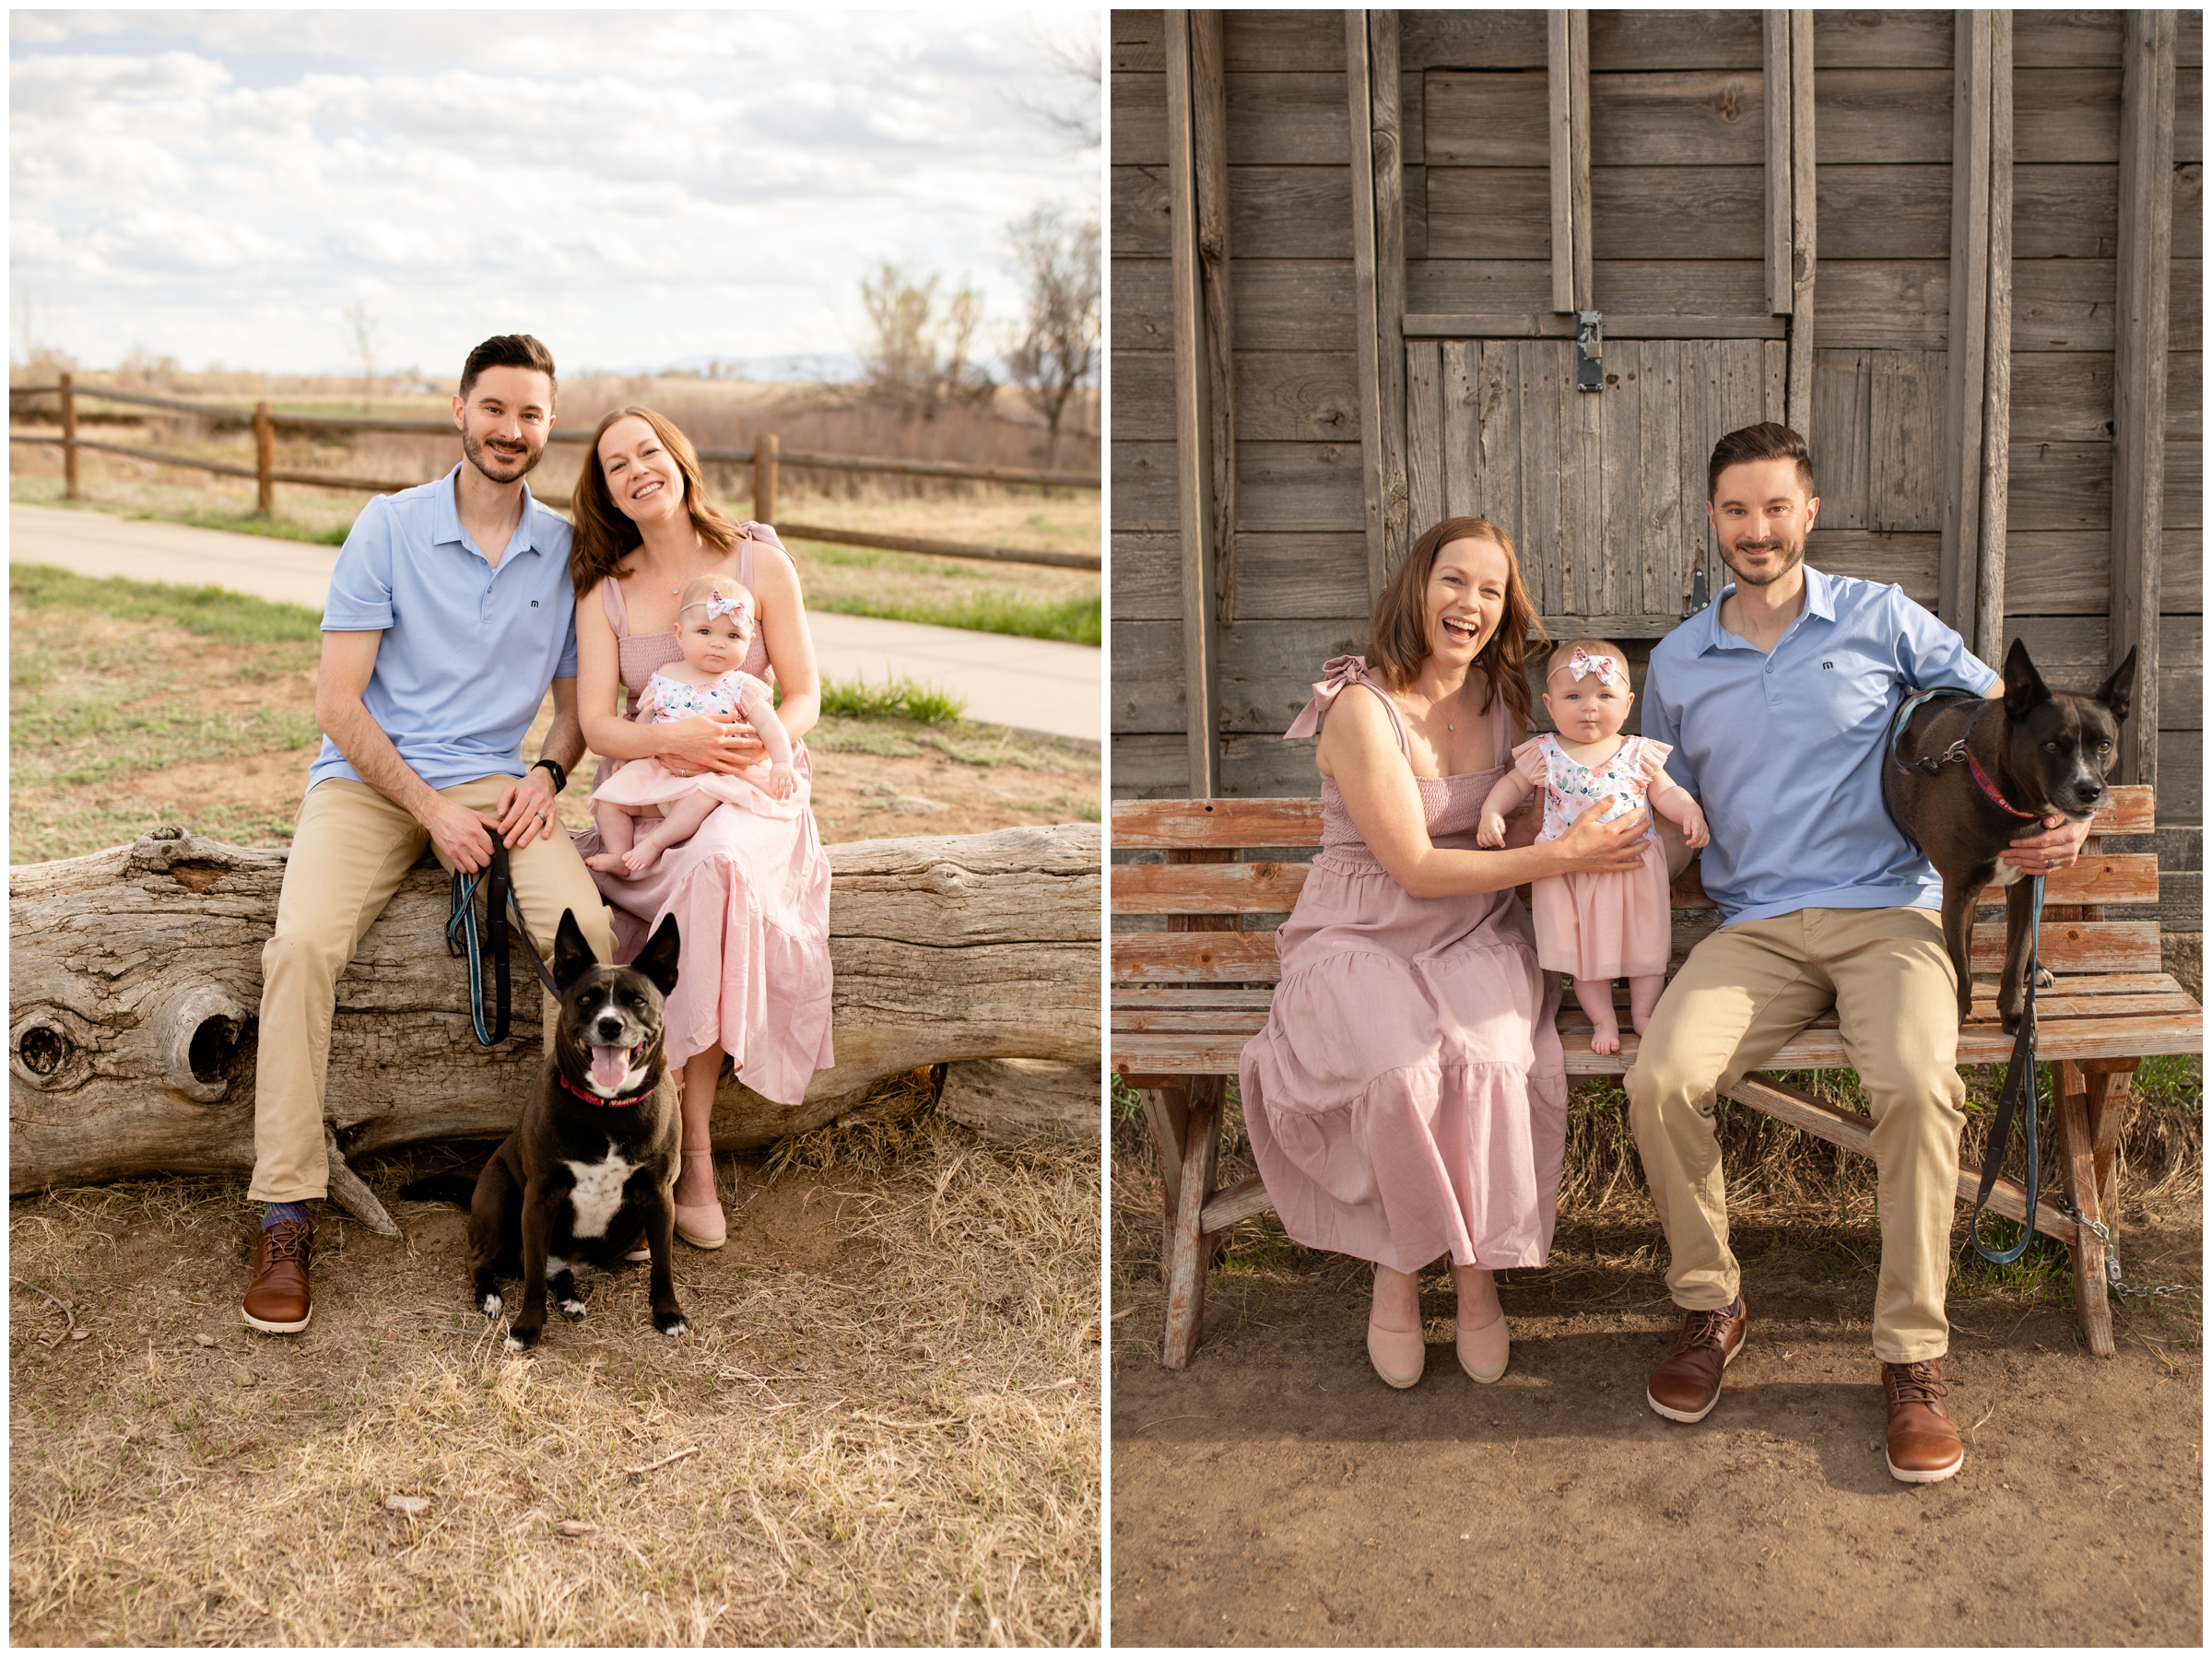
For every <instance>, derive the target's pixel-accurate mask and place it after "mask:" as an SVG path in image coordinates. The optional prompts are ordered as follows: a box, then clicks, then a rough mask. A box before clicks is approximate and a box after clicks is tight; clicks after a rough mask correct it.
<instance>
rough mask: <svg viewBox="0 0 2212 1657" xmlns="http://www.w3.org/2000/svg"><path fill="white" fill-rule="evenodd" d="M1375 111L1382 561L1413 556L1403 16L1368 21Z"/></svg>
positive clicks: (1377, 14) (1372, 15)
mask: <svg viewBox="0 0 2212 1657" xmlns="http://www.w3.org/2000/svg"><path fill="white" fill-rule="evenodd" d="M1367 44H1368V106H1369V111H1370V121H1369V131H1370V144H1371V153H1372V158H1373V160H1372V164H1373V169H1374V177H1373V189H1374V204H1375V208H1374V211H1375V363H1376V367H1377V370H1378V373H1377V376H1376V398H1377V401H1378V402H1379V403H1380V405H1381V407H1382V464H1381V468H1380V471H1381V479H1380V484H1381V489H1382V556H1383V559H1384V562H1385V563H1386V564H1387V565H1388V567H1389V568H1391V569H1396V568H1397V564H1398V560H1399V559H1400V558H1404V557H1405V556H1406V513H1407V506H1406V358H1405V355H1404V353H1403V351H1402V349H1401V342H1402V339H1403V335H1404V330H1403V327H1402V324H1403V323H1404V322H1405V320H1406V170H1405V168H1404V166H1403V164H1402V159H1401V158H1402V152H1403V147H1404V140H1403V134H1402V131H1401V117H1400V112H1399V109H1398V14H1397V13H1396V12H1394V11H1371V12H1369V13H1368V14H1367Z"/></svg>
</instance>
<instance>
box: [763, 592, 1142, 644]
mask: <svg viewBox="0 0 2212 1657" xmlns="http://www.w3.org/2000/svg"><path fill="white" fill-rule="evenodd" d="M807 603H808V604H809V605H811V606H812V607H813V608H815V609H819V610H830V611H835V612H836V613H838V614H840V615H843V616H874V617H879V618H881V619H883V620H886V621H918V622H922V623H924V624H925V625H927V626H930V627H952V628H965V629H968V630H969V631H971V632H977V633H1007V634H1012V635H1015V636H1017V637H1019V638H1023V639H1052V640H1058V641H1060V642H1061V643H1064V644H1089V645H1096V644H1099V643H1100V642H1101V641H1102V640H1103V639H1104V637H1105V634H1104V628H1103V624H1102V622H1101V619H1100V617H1101V609H1100V601H1099V598H1098V596H1097V594H1095V593H1094V594H1092V595H1091V596H1089V597H1088V598H1071V599H1066V600H1065V601H1063V602H1061V603H1058V604H1046V603H1042V602H1041V601H1039V600H1037V599H1033V598H1023V597H1021V596H1019V595H1018V594H1016V593H962V594H961V595H960V596H959V597H958V598H956V599H953V600H951V601H949V602H947V603H943V604H939V603H935V602H929V601H924V600H919V599H890V600H885V599H874V598H855V597H852V596H850V595H845V594H830V595H824V594H820V593H817V594H815V595H813V596H810V597H809V598H808V600H807Z"/></svg>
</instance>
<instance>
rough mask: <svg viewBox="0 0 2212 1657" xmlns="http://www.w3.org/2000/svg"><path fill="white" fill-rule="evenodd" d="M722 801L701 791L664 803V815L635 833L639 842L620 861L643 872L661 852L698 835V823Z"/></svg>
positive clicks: (638, 872)
mask: <svg viewBox="0 0 2212 1657" xmlns="http://www.w3.org/2000/svg"><path fill="white" fill-rule="evenodd" d="M721 804H722V802H721V801H720V800H717V799H716V798H715V797H714V796H713V795H712V794H703V793H700V794H686V795H685V796H684V797H683V798H682V799H680V800H674V801H666V802H664V803H663V804H662V806H661V809H662V810H663V811H664V812H665V813H667V815H666V816H665V817H662V818H661V820H660V821H659V822H657V823H655V824H654V825H653V827H652V828H648V829H646V830H645V832H644V833H642V834H641V835H639V836H638V843H637V844H636V845H635V846H634V847H632V848H631V850H630V853H629V856H628V857H625V858H624V859H623V860H622V862H623V864H624V865H625V866H627V867H628V868H629V872H630V873H631V874H632V875H642V874H643V873H644V872H645V871H646V870H647V869H650V868H651V867H653V864H655V863H657V862H659V861H660V856H661V853H662V852H665V851H666V850H667V849H668V848H669V847H670V846H680V845H682V844H683V843H684V841H686V840H689V839H690V838H691V837H692V836H693V835H694V834H697V833H698V832H699V826H700V824H701V823H703V822H705V821H706V820H707V817H708V816H709V815H710V814H711V813H712V811H713V809H714V807H715V806H717V805H721Z"/></svg>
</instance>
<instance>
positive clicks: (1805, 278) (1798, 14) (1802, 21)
mask: <svg viewBox="0 0 2212 1657" xmlns="http://www.w3.org/2000/svg"><path fill="white" fill-rule="evenodd" d="M1813 126H1814V122H1813V14H1812V13H1811V12H1809V11H1794V12H1792V13H1791V14H1790V369H1789V375H1790V378H1789V406H1788V410H1787V415H1788V419H1787V424H1788V425H1789V426H1790V427H1791V429H1794V431H1796V433H1797V434H1798V435H1799V436H1800V437H1803V438H1804V439H1805V440H1806V442H1807V443H1812V442H1816V441H1818V439H1817V438H1816V437H1815V436H1814V434H1813V432H1812V430H1811V429H1810V428H1811V426H1812V423H1813V348H1814V344H1815V341H1814V336H1813V278H1814V276H1815V274H1816V273H1817V271H1818V267H1819V259H1818V251H1819V249H1818V242H1819V236H1818V229H1819V212H1818V205H1819V204H1818V195H1819V185H1818V179H1819V174H1818V171H1817V170H1815V162H1816V160H1817V156H1816V153H1815V149H1814V145H1813V137H1814V132H1813Z"/></svg>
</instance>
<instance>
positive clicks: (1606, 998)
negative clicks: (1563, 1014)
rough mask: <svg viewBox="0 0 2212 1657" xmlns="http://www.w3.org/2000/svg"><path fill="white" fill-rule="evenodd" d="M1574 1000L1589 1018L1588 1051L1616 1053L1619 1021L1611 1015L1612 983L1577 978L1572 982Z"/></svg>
mask: <svg viewBox="0 0 2212 1657" xmlns="http://www.w3.org/2000/svg"><path fill="white" fill-rule="evenodd" d="M1574 998H1575V1000H1577V1001H1579V1002H1581V1003H1582V1004H1583V1012H1585V1013H1587V1014H1588V1015H1589V1016H1590V1025H1591V1030H1590V1051H1591V1052H1619V1051H1620V1020H1619V1019H1618V1018H1617V1017H1614V1015H1613V981H1612V980H1611V979H1609V978H1578V979H1576V980H1575V981H1574Z"/></svg>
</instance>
